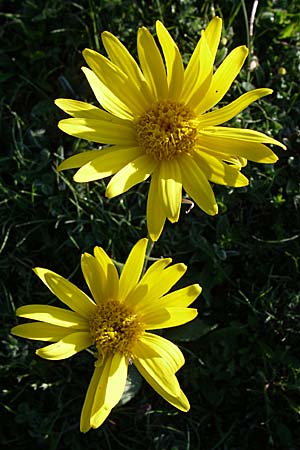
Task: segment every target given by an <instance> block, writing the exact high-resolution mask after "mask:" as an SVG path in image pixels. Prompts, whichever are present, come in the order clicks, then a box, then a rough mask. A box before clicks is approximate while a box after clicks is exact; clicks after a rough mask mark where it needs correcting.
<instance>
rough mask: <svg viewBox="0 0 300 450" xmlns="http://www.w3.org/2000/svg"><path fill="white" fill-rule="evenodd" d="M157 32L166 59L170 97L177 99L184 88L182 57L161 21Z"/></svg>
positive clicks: (158, 22)
mask: <svg viewBox="0 0 300 450" xmlns="http://www.w3.org/2000/svg"><path fill="white" fill-rule="evenodd" d="M156 32H157V37H158V39H159V42H160V45H161V47H162V50H163V53H164V57H165V62H166V67H167V81H168V87H169V97H170V98H175V99H176V98H178V97H179V96H180V93H181V91H182V86H183V77H184V69H183V63H182V59H181V55H180V52H179V50H178V47H177V45H176V44H175V42H174V41H173V39H172V37H171V35H170V34H169V32H168V30H167V29H166V28H165V27H164V25H163V24H162V23H161V22H160V21H159V20H158V21H157V22H156Z"/></svg>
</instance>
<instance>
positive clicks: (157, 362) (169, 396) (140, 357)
mask: <svg viewBox="0 0 300 450" xmlns="http://www.w3.org/2000/svg"><path fill="white" fill-rule="evenodd" d="M144 352H145V347H144V346H143V345H142V344H141V343H138V344H137V345H136V349H135V353H136V356H135V357H134V364H135V366H136V368H137V369H138V371H139V372H140V374H141V375H142V376H143V377H144V378H145V380H146V381H147V382H148V383H149V384H150V386H152V388H153V389H154V390H155V391H156V392H157V393H158V394H159V395H161V396H162V397H163V398H164V399H165V400H166V401H168V402H169V403H171V405H173V406H175V407H176V408H178V409H180V410H182V411H188V410H189V402H188V400H187V398H186V397H185V395H184V393H183V392H182V390H181V389H180V386H179V383H178V380H177V378H176V376H175V375H174V371H172V370H170V369H169V368H168V366H167V364H166V363H164V361H163V359H162V358H155V357H153V356H152V355H151V353H150V355H151V356H150V355H149V357H147V355H145V354H144Z"/></svg>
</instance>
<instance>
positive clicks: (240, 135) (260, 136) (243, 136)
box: [199, 127, 286, 150]
mask: <svg viewBox="0 0 300 450" xmlns="http://www.w3.org/2000/svg"><path fill="white" fill-rule="evenodd" d="M199 133H201V134H202V135H204V136H212V137H214V136H216V137H218V138H225V139H236V140H239V141H247V142H257V143H264V144H274V145H278V146H279V147H282V148H283V149H284V150H286V146H285V145H283V144H282V143H281V142H279V141H276V139H273V138H272V137H270V136H267V135H266V134H264V133H260V132H259V131H255V130H247V129H245V128H229V127H207V128H205V129H204V130H199Z"/></svg>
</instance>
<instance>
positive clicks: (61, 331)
mask: <svg viewBox="0 0 300 450" xmlns="http://www.w3.org/2000/svg"><path fill="white" fill-rule="evenodd" d="M10 332H11V334H13V335H14V336H19V337H22V338H26V339H34V340H38V341H50V342H57V341H59V340H60V339H62V338H64V337H65V336H67V335H68V334H70V330H69V329H67V328H63V327H58V326H57V325H50V324H48V323H40V322H31V323H23V324H22V325H17V326H15V327H13V328H12V329H11V331H10Z"/></svg>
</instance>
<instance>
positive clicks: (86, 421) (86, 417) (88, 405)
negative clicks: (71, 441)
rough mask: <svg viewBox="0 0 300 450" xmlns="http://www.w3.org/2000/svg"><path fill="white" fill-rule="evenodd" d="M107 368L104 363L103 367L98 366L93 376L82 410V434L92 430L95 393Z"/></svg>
mask: <svg viewBox="0 0 300 450" xmlns="http://www.w3.org/2000/svg"><path fill="white" fill-rule="evenodd" d="M105 367H106V366H105V363H104V362H103V364H102V365H96V367H95V370H94V373H93V376H92V378H91V381H90V384H89V387H88V390H87V393H86V396H85V400H84V404H83V407H82V410H81V417H80V431H81V432H82V433H86V432H87V431H89V430H90V428H91V411H92V407H93V403H94V398H95V392H96V390H97V387H98V384H99V382H100V380H101V376H102V373H103V371H104V370H105Z"/></svg>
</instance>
